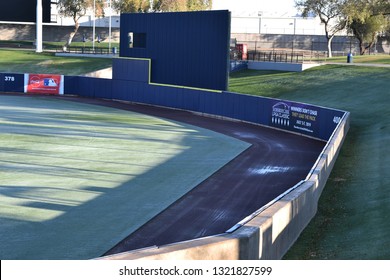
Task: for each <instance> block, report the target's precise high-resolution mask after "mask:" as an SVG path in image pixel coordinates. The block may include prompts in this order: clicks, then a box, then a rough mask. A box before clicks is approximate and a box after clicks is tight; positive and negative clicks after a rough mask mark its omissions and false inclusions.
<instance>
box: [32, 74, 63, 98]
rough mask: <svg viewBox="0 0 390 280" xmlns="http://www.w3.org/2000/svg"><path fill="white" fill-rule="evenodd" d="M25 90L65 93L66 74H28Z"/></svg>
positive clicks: (42, 92)
mask: <svg viewBox="0 0 390 280" xmlns="http://www.w3.org/2000/svg"><path fill="white" fill-rule="evenodd" d="M24 92H26V93H41V94H64V76H62V75H51V74H26V75H25V91H24Z"/></svg>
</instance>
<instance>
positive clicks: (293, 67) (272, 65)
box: [248, 61, 320, 72]
mask: <svg viewBox="0 0 390 280" xmlns="http://www.w3.org/2000/svg"><path fill="white" fill-rule="evenodd" d="M317 66H320V64H316V63H306V64H303V63H283V62H262V61H248V69H251V70H278V71H289V72H302V71H304V70H306V69H309V68H312V67H317Z"/></svg>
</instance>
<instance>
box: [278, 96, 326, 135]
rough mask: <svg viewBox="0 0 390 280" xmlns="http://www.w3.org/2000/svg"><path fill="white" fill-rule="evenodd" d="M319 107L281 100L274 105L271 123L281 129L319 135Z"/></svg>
mask: <svg viewBox="0 0 390 280" xmlns="http://www.w3.org/2000/svg"><path fill="white" fill-rule="evenodd" d="M318 117H319V112H318V108H317V107H314V106H310V105H307V104H300V103H293V102H286V101H279V102H277V101H276V103H274V104H273V105H272V116H271V125H272V126H274V127H278V128H281V129H287V130H292V131H296V132H299V133H303V134H307V135H312V136H317V135H318V128H319V120H318Z"/></svg>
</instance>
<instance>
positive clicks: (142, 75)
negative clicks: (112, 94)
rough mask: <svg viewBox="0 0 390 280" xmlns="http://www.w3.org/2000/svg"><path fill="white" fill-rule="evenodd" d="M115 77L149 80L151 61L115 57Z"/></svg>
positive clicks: (129, 79)
mask: <svg viewBox="0 0 390 280" xmlns="http://www.w3.org/2000/svg"><path fill="white" fill-rule="evenodd" d="M113 79H114V80H127V81H134V82H144V83H147V82H149V61H148V60H138V59H114V60H113Z"/></svg>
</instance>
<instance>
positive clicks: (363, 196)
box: [230, 65, 390, 259]
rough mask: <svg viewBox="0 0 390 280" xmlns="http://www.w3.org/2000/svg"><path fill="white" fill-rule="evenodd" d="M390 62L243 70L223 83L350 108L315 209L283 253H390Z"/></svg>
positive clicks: (289, 255) (375, 256)
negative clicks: (348, 123) (382, 65)
mask: <svg viewBox="0 0 390 280" xmlns="http://www.w3.org/2000/svg"><path fill="white" fill-rule="evenodd" d="M389 88H390V69H389V68H377V67H372V68H369V67H350V66H338V65H328V66H322V67H318V68H313V69H310V70H307V71H305V72H303V73H283V72H273V71H249V70H248V71H244V72H239V73H236V74H234V75H232V77H231V80H230V90H231V91H236V92H241V93H247V94H255V95H263V96H269V97H277V98H283V99H288V100H295V101H301V102H308V103H312V104H317V105H322V106H329V107H334V108H338V109H343V110H347V111H349V112H351V128H350V131H349V133H348V136H347V138H346V141H345V143H344V145H343V147H342V150H341V152H340V155H339V158H338V160H337V162H336V164H335V166H334V169H333V171H332V173H331V175H330V178H329V180H328V183H327V185H326V187H325V189H324V192H323V194H322V196H321V198H320V202H319V209H318V213H317V215H316V217H315V218H314V219H313V220H312V221H311V223H310V224H309V226H308V227H307V228H306V229H305V231H304V232H303V234H302V235H301V236H300V238H299V239H298V241H297V242H296V244H295V245H294V246H293V247H292V248H291V250H290V251H289V252H288V253H287V255H286V256H285V258H286V259H390V250H389V248H390V236H389V234H388V233H389V232H390V219H389V213H390V175H389V172H388V167H389V166H390V157H389V156H388V155H389V153H390V145H389V143H390V108H389V104H390V90H389Z"/></svg>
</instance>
